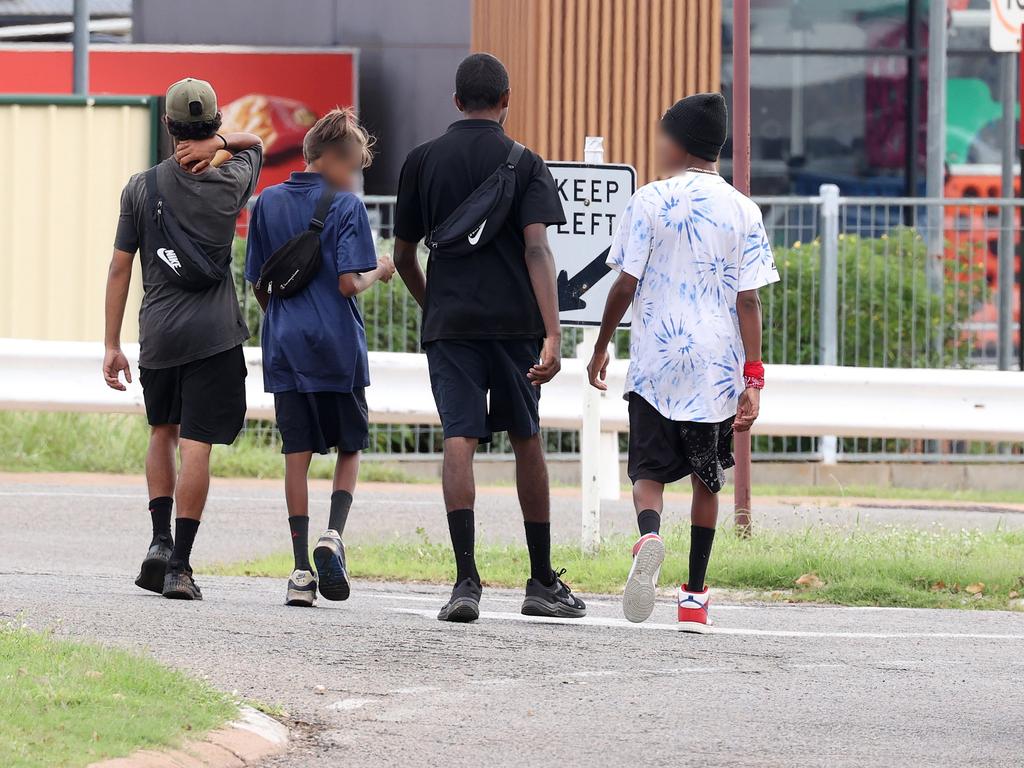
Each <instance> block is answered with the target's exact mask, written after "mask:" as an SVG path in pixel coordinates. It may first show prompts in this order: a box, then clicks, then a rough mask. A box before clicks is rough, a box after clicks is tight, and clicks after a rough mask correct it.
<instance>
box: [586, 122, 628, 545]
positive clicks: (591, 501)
mask: <svg viewBox="0 0 1024 768" xmlns="http://www.w3.org/2000/svg"><path fill="white" fill-rule="evenodd" d="M583 162H585V163H594V164H600V163H603V162H604V139H603V138H602V137H600V136H587V137H586V139H585V140H584V143H583ZM600 330H601V329H600V328H596V327H593V326H587V327H586V328H584V329H583V341H582V343H581V344H580V347H579V349H578V350H577V352H576V356H577V357H579V358H582V360H583V361H584V363H583V364H584V365H586V360H587V359H589V354H590V350H591V349H593V348H594V345H595V344H596V343H597V337H598V334H599V333H600ZM617 452H618V447H617V446H616V453H617ZM618 469H619V468H618V463H616V466H615V475H616V482H618ZM601 475H602V472H601V393H600V392H598V391H597V390H596V389H594V388H593V387H592V386H590V382H589V381H587V376H586V372H584V374H583V423H582V424H581V425H580V495H581V497H582V502H583V507H582V514H583V519H582V527H581V535H580V548H581V549H582V550H583V552H589V553H592V552H597V550H598V549H599V548H600V547H601Z"/></svg>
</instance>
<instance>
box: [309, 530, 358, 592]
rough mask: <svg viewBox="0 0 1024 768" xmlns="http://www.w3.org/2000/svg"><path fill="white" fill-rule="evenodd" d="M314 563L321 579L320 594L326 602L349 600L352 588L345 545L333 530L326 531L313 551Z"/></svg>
mask: <svg viewBox="0 0 1024 768" xmlns="http://www.w3.org/2000/svg"><path fill="white" fill-rule="evenodd" d="M313 563H314V564H315V565H316V574H317V576H318V577H319V578H320V585H319V586H320V594H321V595H323V597H324V600H348V596H349V593H350V591H351V587H350V586H349V581H348V569H347V568H346V567H345V545H344V544H342V543H341V536H339V535H338V532H337V531H335V530H334V529H333V528H328V529H327V530H326V531H324V535H323V536H321V537H320V540H319V541H317V543H316V548H315V549H314V550H313Z"/></svg>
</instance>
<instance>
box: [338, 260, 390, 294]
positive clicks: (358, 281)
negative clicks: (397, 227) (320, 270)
mask: <svg viewBox="0 0 1024 768" xmlns="http://www.w3.org/2000/svg"><path fill="white" fill-rule="evenodd" d="M394 274H395V265H394V263H393V262H392V261H391V257H390V256H387V255H385V256H381V257H379V258H378V259H377V268H376V269H371V270H370V271H369V272H348V273H346V274H344V275H339V276H338V290H339V291H341V295H342V296H344V297H346V298H351V297H352V296H355V295H356V294H359V293H362V292H363V291H365V290H366V289H367V288H369V287H370V286H371V285H373V284H374V283H376V282H377V281H378V280H380V281H381V282H383V283H387V282H390V281H391V277H392V276H393V275H394Z"/></svg>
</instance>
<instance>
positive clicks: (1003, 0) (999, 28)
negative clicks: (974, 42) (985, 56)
mask: <svg viewBox="0 0 1024 768" xmlns="http://www.w3.org/2000/svg"><path fill="white" fill-rule="evenodd" d="M989 6H990V8H991V14H990V17H989V25H988V44H989V46H990V47H991V48H992V50H993V51H995V52H996V53H1018V52H1019V51H1020V28H1021V25H1022V24H1024V0H989Z"/></svg>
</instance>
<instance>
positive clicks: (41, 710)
mask: <svg viewBox="0 0 1024 768" xmlns="http://www.w3.org/2000/svg"><path fill="white" fill-rule="evenodd" d="M237 711H238V710H237V708H236V707H235V705H234V704H233V703H232V702H231V701H230V699H229V698H228V697H226V696H225V695H223V694H221V693H218V692H216V691H214V690H213V689H212V688H210V687H209V686H207V685H205V684H204V683H201V682H199V681H197V680H193V679H192V678H189V677H187V676H186V675H184V674H183V673H181V672H177V671H174V670H171V669H167V668H166V667H162V666H160V665H159V664H157V663H156V662H155V661H153V660H151V659H148V658H145V657H143V656H139V655H136V654H132V653H128V652H126V651H119V650H113V649H109V648H104V647H101V646H99V645H92V644H82V643H76V642H71V641H68V640H59V639H56V638H54V637H52V636H51V635H49V634H47V633H39V632H34V631H32V630H29V629H25V628H22V627H11V626H6V627H5V626H0V723H2V724H3V727H0V765H3V766H9V767H10V768H14V767H15V766H17V767H18V768H37V767H38V768H53V767H54V766H69V767H74V766H83V765H87V764H89V763H91V762H94V761H96V760H102V759H104V758H109V757H116V756H120V755H127V754H129V753H131V752H133V751H135V750H136V749H143V748H152V747H163V746H168V745H174V744H177V743H179V742H180V740H181V738H182V737H183V736H185V735H186V734H189V735H191V734H195V735H199V734H202V733H205V732H207V731H209V730H211V729H213V728H216V727H218V726H219V725H221V724H223V723H224V722H225V721H227V720H228V719H230V718H231V717H233V716H234V715H235V714H236V713H237Z"/></svg>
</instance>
